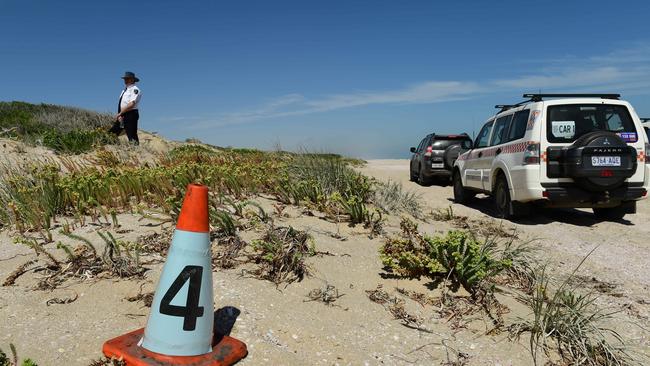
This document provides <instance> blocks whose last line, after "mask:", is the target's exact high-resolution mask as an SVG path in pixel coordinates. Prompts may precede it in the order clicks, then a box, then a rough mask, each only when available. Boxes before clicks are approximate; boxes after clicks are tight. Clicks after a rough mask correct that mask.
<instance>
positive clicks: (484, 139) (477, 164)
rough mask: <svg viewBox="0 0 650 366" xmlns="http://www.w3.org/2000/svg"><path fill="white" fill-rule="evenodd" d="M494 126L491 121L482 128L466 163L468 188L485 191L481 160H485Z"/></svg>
mask: <svg viewBox="0 0 650 366" xmlns="http://www.w3.org/2000/svg"><path fill="white" fill-rule="evenodd" d="M493 124H494V120H491V121H488V122H487V123H485V125H483V128H481V131H480V132H479V133H478V135H477V136H476V140H475V141H474V149H473V150H472V151H471V152H470V153H469V156H468V157H467V160H466V161H465V182H466V183H465V185H466V186H468V187H472V188H476V189H481V190H482V189H483V182H482V181H483V171H482V170H481V160H482V159H483V155H484V153H485V150H486V149H487V148H488V145H489V142H490V134H491V132H492V125H493Z"/></svg>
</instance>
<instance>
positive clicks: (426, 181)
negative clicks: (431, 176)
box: [418, 166, 431, 186]
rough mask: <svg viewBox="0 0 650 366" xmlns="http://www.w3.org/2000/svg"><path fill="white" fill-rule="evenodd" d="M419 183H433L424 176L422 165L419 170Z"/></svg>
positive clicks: (423, 184) (422, 184) (425, 184)
mask: <svg viewBox="0 0 650 366" xmlns="http://www.w3.org/2000/svg"><path fill="white" fill-rule="evenodd" d="M418 184H419V185H421V186H428V185H429V184H431V183H430V182H429V180H428V179H427V178H425V177H424V174H422V166H420V169H419V170H418Z"/></svg>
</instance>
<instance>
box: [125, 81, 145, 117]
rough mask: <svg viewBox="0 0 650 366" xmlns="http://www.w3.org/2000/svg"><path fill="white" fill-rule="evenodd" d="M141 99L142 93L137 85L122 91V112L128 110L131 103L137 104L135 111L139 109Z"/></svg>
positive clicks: (129, 86)
mask: <svg viewBox="0 0 650 366" xmlns="http://www.w3.org/2000/svg"><path fill="white" fill-rule="evenodd" d="M141 97H142V92H141V91H140V89H139V88H138V87H137V86H136V85H135V84H131V85H128V86H127V87H126V89H124V90H122V93H121V94H120V98H121V101H120V111H122V110H123V109H124V108H126V106H127V105H129V103H131V102H135V105H134V106H133V109H138V105H139V104H140V98H141Z"/></svg>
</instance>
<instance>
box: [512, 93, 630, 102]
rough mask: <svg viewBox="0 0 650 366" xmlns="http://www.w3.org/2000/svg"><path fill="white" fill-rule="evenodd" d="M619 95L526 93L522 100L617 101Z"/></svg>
mask: <svg viewBox="0 0 650 366" xmlns="http://www.w3.org/2000/svg"><path fill="white" fill-rule="evenodd" d="M620 97H621V95H620V94H541V93H527V94H524V98H529V99H530V101H531V102H540V101H542V100H544V98H602V99H619V98H620Z"/></svg>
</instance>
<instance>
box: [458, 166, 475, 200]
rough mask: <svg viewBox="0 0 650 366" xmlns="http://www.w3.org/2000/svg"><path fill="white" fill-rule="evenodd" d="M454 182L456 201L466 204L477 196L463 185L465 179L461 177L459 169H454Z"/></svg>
mask: <svg viewBox="0 0 650 366" xmlns="http://www.w3.org/2000/svg"><path fill="white" fill-rule="evenodd" d="M452 184H453V186H454V202H456V203H463V204H464V203H467V202H469V201H470V200H471V199H472V198H474V196H476V193H475V192H473V191H470V190H469V189H467V188H465V187H464V186H463V180H462V179H461V178H460V172H459V171H458V170H456V171H454V175H453V176H452Z"/></svg>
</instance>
